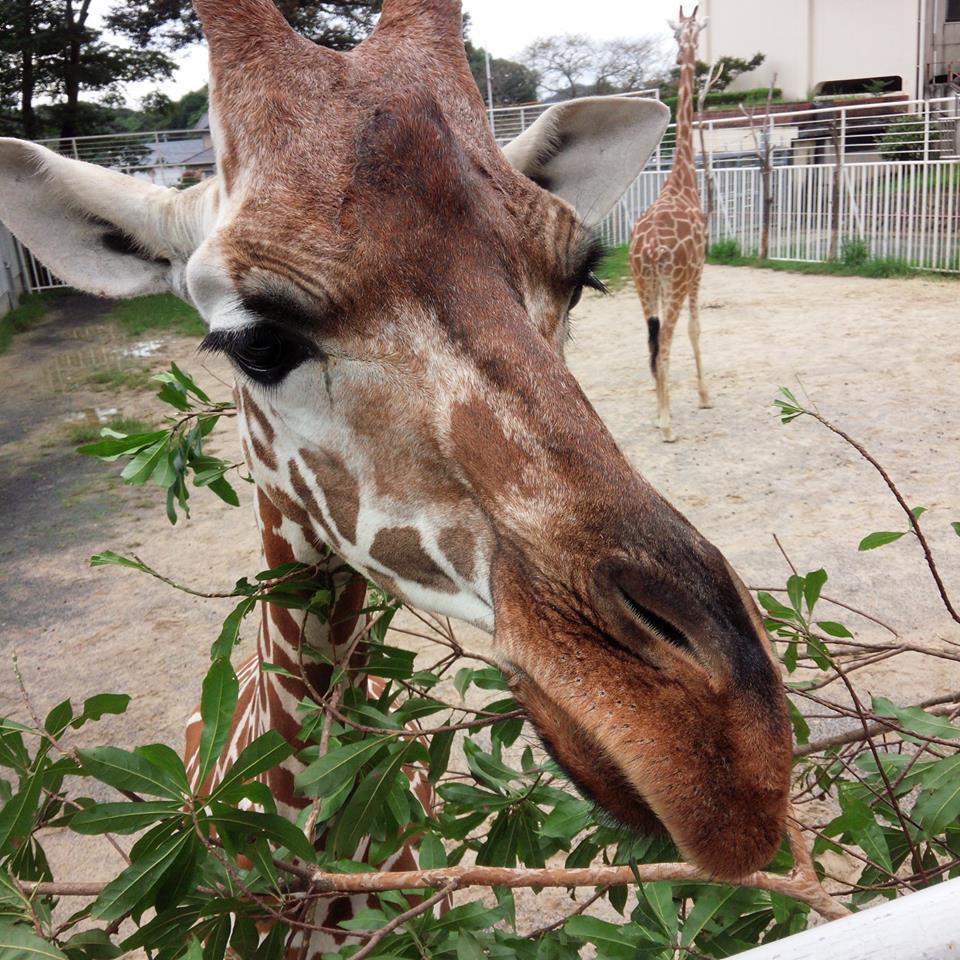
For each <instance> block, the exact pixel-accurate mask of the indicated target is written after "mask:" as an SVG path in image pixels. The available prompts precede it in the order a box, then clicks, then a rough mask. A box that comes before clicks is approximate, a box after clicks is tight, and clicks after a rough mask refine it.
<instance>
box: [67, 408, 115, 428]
mask: <svg viewBox="0 0 960 960" xmlns="http://www.w3.org/2000/svg"><path fill="white" fill-rule="evenodd" d="M119 413H120V411H119V410H118V409H117V408H116V407H87V408H86V409H84V410H77V411H75V412H74V413H71V414H68V415H67V416H66V417H65V418H64V419H65V420H66V422H67V423H71V424H73V423H89V424H90V425H91V426H99V425H101V424H105V423H109V422H110V421H111V420H112V419H113V418H114V417H116V416H118V415H119Z"/></svg>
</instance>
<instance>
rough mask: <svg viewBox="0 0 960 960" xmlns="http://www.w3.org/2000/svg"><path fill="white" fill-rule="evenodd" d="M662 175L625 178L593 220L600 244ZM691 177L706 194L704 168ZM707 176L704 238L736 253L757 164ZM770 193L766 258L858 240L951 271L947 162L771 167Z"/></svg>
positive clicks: (757, 189)
mask: <svg viewBox="0 0 960 960" xmlns="http://www.w3.org/2000/svg"><path fill="white" fill-rule="evenodd" d="M667 175H668V174H667V172H666V171H659V172H658V171H647V172H644V173H642V174H641V175H640V177H639V178H638V179H637V180H636V181H635V182H634V183H633V184H632V185H631V187H630V189H629V190H628V191H627V192H626V194H625V195H624V197H623V198H622V199H621V201H620V203H619V204H618V205H617V207H616V208H615V209H614V211H613V212H612V213H611V214H610V216H609V217H608V218H607V219H606V220H605V221H604V223H603V224H602V226H601V234H602V236H603V239H604V241H605V242H606V243H608V244H610V245H612V246H619V245H621V244H624V243H627V242H629V240H630V235H631V233H632V231H633V225H634V224H635V223H636V220H637V217H639V216H640V214H641V213H643V212H644V210H646V209H647V207H649V206H650V204H652V203H653V201H654V200H655V199H656V198H657V196H658V195H659V193H660V190H661V188H662V186H663V183H664V182H665V181H666V178H667ZM699 178H700V190H701V197H703V198H704V199H705V198H706V196H707V191H706V182H705V174H704V172H703V171H700V172H699ZM712 178H713V184H714V198H715V200H714V210H713V215H712V217H711V221H710V241H711V243H714V242H716V241H718V240H727V239H729V240H735V241H736V242H737V243H738V244H739V246H740V248H741V250H742V251H743V252H744V253H745V254H752V253H756V252H757V250H758V249H759V246H760V237H761V232H762V230H763V217H764V206H763V183H762V177H761V171H760V168H759V167H734V168H729V169H720V170H714V171H713V172H712ZM837 178H839V184H837V182H836V181H837ZM835 188H836V189H835ZM771 191H772V196H773V204H772V209H771V214H770V230H769V255H770V257H771V258H773V259H778V260H806V261H824V260H827V259H828V258H829V256H830V255H831V252H832V253H833V254H834V255H837V254H841V253H842V251H843V247H844V245H849V243H850V242H851V241H853V240H857V241H862V242H863V243H864V244H865V245H866V252H867V253H868V254H869V255H870V256H872V257H895V258H897V259H900V260H904V261H906V262H907V263H908V264H910V265H911V266H914V267H919V268H923V269H927V270H940V271H950V272H958V271H960V162H958V161H956V160H931V161H927V162H923V161H911V162H900V163H858V164H846V165H843V166H836V165H822V164H818V165H805V166H790V167H774V168H773V170H772V171H771ZM837 200H839V202H837ZM834 240H836V245H835V247H834V246H833V245H834Z"/></svg>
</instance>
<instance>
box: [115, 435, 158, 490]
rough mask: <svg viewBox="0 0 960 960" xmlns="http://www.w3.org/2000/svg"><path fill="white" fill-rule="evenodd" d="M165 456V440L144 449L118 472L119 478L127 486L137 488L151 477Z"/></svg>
mask: <svg viewBox="0 0 960 960" xmlns="http://www.w3.org/2000/svg"><path fill="white" fill-rule="evenodd" d="M166 455H167V444H166V438H164V440H159V441H157V443H153V444H151V445H150V446H148V447H144V448H143V449H142V450H141V451H140V452H139V453H137V455H136V456H135V457H134V458H133V459H132V460H131V461H130V462H129V463H128V464H127V465H126V466H125V467H124V468H123V470H121V471H120V476H121V477H122V478H123V479H124V480H125V481H126V482H127V483H129V484H131V485H133V486H139V485H141V484H144V483H146V482H147V481H148V480H149V479H150V477H152V476H153V473H154V471H155V470H156V469H157V467H159V466H160V463H161V461H162V460H163V459H164V458H165V457H166Z"/></svg>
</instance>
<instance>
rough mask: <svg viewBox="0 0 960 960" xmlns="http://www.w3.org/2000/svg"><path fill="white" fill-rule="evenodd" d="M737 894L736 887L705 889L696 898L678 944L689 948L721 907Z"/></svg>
mask: <svg viewBox="0 0 960 960" xmlns="http://www.w3.org/2000/svg"><path fill="white" fill-rule="evenodd" d="M736 893H737V888H736V887H707V888H705V889H704V891H703V893H701V894H700V896H698V897H697V899H696V903H694V906H693V909H692V910H691V911H690V913H689V914H688V916H687V920H686V922H685V923H684V925H683V930H682V932H681V934H680V943H681V945H682V946H684V947H689V946H690V945H691V944H692V943H693V942H694V941H695V940H696V939H697V937H698V936H700V934H701V933H702V932H703V928H704V927H705V926H706V925H707V924H708V923H709V922H710V921H711V920H712V919H713V918H714V917H715V916H716V915H717V913H718V912H719V911H720V910H721V909H722V908H723V905H724V904H725V903H726V902H727V901H728V900H729V899H730V898H731V897H733V896H735V895H736Z"/></svg>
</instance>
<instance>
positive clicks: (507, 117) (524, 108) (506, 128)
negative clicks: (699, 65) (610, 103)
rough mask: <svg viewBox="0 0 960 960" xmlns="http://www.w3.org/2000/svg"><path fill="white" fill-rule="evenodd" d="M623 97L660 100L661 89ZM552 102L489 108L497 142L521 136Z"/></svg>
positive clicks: (653, 88) (623, 95)
mask: <svg viewBox="0 0 960 960" xmlns="http://www.w3.org/2000/svg"><path fill="white" fill-rule="evenodd" d="M617 96H621V97H640V98H643V99H647V100H659V99H660V90H659V89H658V88H656V87H650V88H649V89H647V90H631V91H630V92H629V93H621V94H617ZM552 106H553V104H552V103H526V104H522V105H520V106H516V107H494V108H493V109H489V108H488V110H487V117H488V118H489V120H490V128H491V129H492V130H493V135H494V137H495V138H496V140H497V143H500V144H504V143H509V142H510V141H511V140H513V139H514V137H519V136H520V134H521V133H523V131H524V130H526V129H527V127H529V126H530V125H531V124H532V123H533V122H534V121H535V120H536V119H537V118H538V117H539V116H541V114H544V113H546V111H547V110H549V109H550V107H552Z"/></svg>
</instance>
